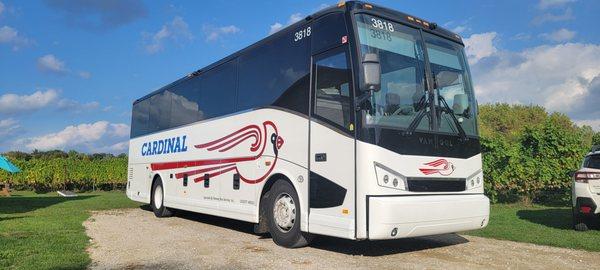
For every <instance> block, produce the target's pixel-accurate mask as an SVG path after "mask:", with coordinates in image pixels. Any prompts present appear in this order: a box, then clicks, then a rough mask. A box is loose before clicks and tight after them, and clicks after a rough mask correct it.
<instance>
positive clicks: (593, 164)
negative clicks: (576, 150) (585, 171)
mask: <svg viewBox="0 0 600 270" xmlns="http://www.w3.org/2000/svg"><path fill="white" fill-rule="evenodd" d="M583 167H584V168H590V169H600V155H591V156H587V157H586V158H585V160H584V161H583Z"/></svg>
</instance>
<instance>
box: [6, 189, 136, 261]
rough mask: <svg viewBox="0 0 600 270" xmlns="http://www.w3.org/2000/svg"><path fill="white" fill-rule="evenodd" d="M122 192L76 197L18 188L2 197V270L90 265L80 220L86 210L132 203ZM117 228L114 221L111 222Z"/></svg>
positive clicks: (86, 238)
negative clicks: (18, 189)
mask: <svg viewBox="0 0 600 270" xmlns="http://www.w3.org/2000/svg"><path fill="white" fill-rule="evenodd" d="M136 206H138V204H137V203H134V202H132V201H130V200H129V199H128V198H127V197H126V196H125V194H124V193H123V192H94V193H84V194H80V195H79V197H76V198H63V197H59V196H58V194H56V193H48V194H35V193H33V192H17V193H15V194H14V195H13V197H9V198H6V197H0V269H6V268H8V269H82V268H85V267H86V266H87V265H88V264H89V263H90V258H89V256H88V254H87V253H86V252H85V248H86V247H87V245H88V244H89V238H88V237H87V235H86V234H85V228H84V227H83V225H82V224H83V221H85V220H86V219H88V218H89V217H90V213H89V211H90V210H104V209H115V208H127V207H136ZM115 225H116V226H117V224H115Z"/></svg>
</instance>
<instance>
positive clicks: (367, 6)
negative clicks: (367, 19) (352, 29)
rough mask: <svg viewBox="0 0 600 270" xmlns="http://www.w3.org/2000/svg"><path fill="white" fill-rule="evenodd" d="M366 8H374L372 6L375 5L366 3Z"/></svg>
mask: <svg viewBox="0 0 600 270" xmlns="http://www.w3.org/2000/svg"><path fill="white" fill-rule="evenodd" d="M365 8H366V9H372V8H373V5H370V4H365Z"/></svg>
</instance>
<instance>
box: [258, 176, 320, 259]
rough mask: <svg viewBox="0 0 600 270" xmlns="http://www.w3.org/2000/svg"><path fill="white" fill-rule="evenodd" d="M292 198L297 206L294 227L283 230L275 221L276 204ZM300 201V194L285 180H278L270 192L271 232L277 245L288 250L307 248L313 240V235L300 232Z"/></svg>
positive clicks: (269, 216) (268, 208) (268, 209)
mask: <svg viewBox="0 0 600 270" xmlns="http://www.w3.org/2000/svg"><path fill="white" fill-rule="evenodd" d="M282 196H287V197H291V199H292V202H293V203H294V205H295V209H296V210H295V212H296V214H295V219H294V222H293V225H292V226H291V228H289V229H287V230H286V229H282V228H281V227H280V226H279V225H277V223H276V220H275V213H274V209H275V203H276V202H277V201H278V200H279V199H280V198H281V197H282ZM299 201H300V200H298V194H297V193H296V190H295V189H294V187H293V186H292V185H291V184H290V183H289V182H287V181H285V180H277V182H275V184H273V187H272V188H271V190H270V191H269V198H268V199H267V203H268V205H267V207H266V210H267V213H266V216H267V217H268V221H267V222H268V225H269V232H270V234H271V237H272V238H273V241H274V242H275V244H277V245H279V246H282V247H286V248H299V247H304V246H307V245H308V244H309V243H310V241H311V240H312V238H313V237H312V235H310V234H308V233H305V232H302V231H300V210H301V209H300V205H299Z"/></svg>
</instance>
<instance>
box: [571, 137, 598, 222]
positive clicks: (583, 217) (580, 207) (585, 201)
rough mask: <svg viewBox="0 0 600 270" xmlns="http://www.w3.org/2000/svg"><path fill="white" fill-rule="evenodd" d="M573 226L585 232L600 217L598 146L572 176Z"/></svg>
mask: <svg viewBox="0 0 600 270" xmlns="http://www.w3.org/2000/svg"><path fill="white" fill-rule="evenodd" d="M572 193H573V195H572V198H573V226H574V228H575V230H578V231H586V230H587V229H588V226H591V225H592V224H594V223H597V222H598V216H599V215H600V207H598V206H600V146H596V147H594V148H593V149H592V152H590V153H589V154H587V155H586V156H585V159H584V160H583V164H582V166H581V169H579V170H578V171H577V172H575V173H574V174H573V189H572Z"/></svg>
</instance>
